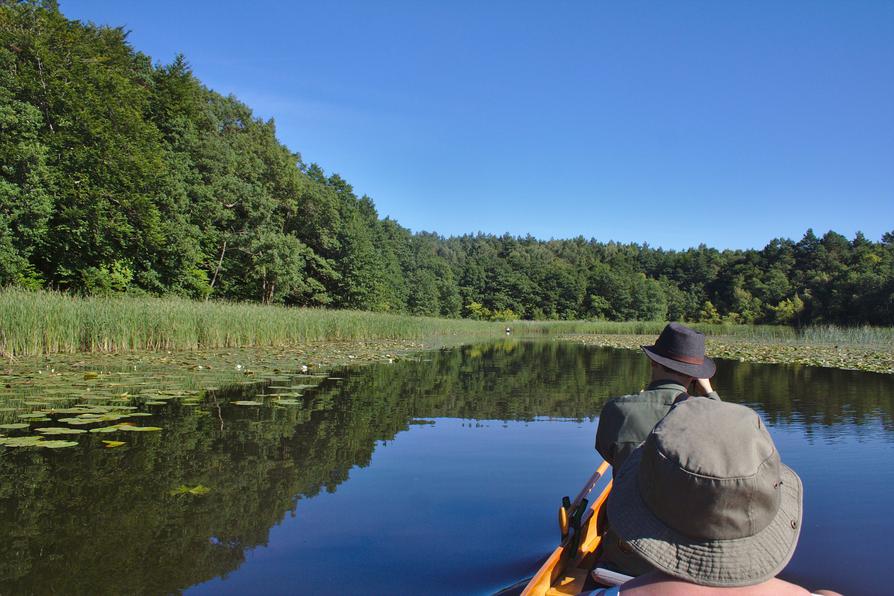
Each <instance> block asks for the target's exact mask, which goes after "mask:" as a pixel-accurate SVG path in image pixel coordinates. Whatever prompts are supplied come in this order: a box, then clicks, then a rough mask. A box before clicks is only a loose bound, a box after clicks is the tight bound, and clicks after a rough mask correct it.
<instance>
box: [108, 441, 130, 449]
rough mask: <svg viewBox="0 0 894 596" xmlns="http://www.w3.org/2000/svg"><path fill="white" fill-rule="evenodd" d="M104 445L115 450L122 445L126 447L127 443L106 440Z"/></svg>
mask: <svg viewBox="0 0 894 596" xmlns="http://www.w3.org/2000/svg"><path fill="white" fill-rule="evenodd" d="M103 443H104V444H105V446H106V449H114V448H115V447H121V446H122V445H126V444H127V442H126V441H109V440H104V441H103Z"/></svg>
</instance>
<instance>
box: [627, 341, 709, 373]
mask: <svg viewBox="0 0 894 596" xmlns="http://www.w3.org/2000/svg"><path fill="white" fill-rule="evenodd" d="M640 347H641V348H642V349H643V352H645V353H646V356H648V357H649V358H650V359H651V360H654V361H655V362H657V363H658V364H661V365H664V366H666V367H667V368H669V369H671V370H673V371H676V372H678V373H682V374H684V375H689V376H690V377H695V378H696V379H710V378H711V377H713V376H714V373H715V372H717V365H716V364H714V361H713V360H711V359H710V358H708V357H707V356H705V360H704V362H702V363H701V364H687V363H685V362H680V361H679V360H674V359H673V358H668V357H667V356H662V355H661V354H658V353H657V352H655V350H654V348H655V346H640Z"/></svg>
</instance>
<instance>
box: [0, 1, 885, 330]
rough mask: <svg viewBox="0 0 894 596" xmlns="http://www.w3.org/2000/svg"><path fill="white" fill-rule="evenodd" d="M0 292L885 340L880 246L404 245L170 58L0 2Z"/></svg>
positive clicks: (406, 237) (36, 9) (527, 241)
mask: <svg viewBox="0 0 894 596" xmlns="http://www.w3.org/2000/svg"><path fill="white" fill-rule="evenodd" d="M423 198H424V197H420V199H423ZM0 285H3V286H9V285H15V286H21V287H31V288H50V289H56V290H63V291H74V292H85V293H114V292H130V293H150V294H158V295H164V294H176V295H182V296H189V297H193V298H198V299H205V298H213V299H226V300H251V301H260V302H264V303H283V304H289V305H302V306H327V307H333V308H355V309H365V310H375V311H392V312H409V313H414V314H426V315H436V316H447V317H459V316H464V317H472V318H491V319H513V318H525V319H554V318H557V319H585V318H602V319H612V320H632V319H641V320H665V319H677V320H689V321H706V322H718V321H721V320H722V321H730V322H741V323H752V322H757V323H765V322H768V323H782V324H794V325H806V324H816V323H836V324H845V325H853V324H874V325H894V232H889V233H886V234H885V235H884V236H883V237H882V238H881V239H880V241H878V242H876V241H873V240H871V239H867V238H865V237H864V236H863V235H862V234H859V233H858V234H856V236H855V237H854V238H853V239H850V240H849V239H847V238H845V237H844V236H842V235H840V234H837V233H835V232H832V231H830V232H827V233H825V234H823V235H822V236H817V235H815V234H814V232H813V231H812V230H807V232H806V233H805V234H804V236H803V238H801V239H800V240H799V241H797V242H796V241H792V240H788V239H777V240H773V241H772V242H770V243H769V244H768V245H767V246H766V247H764V248H762V249H760V250H724V251H719V250H716V249H712V248H708V247H706V246H704V245H701V246H698V247H697V248H691V249H689V250H684V251H668V250H661V249H656V248H652V247H649V246H648V245H646V244H642V245H638V244H618V243H615V242H602V241H597V240H595V239H590V240H587V239H585V238H584V237H579V238H574V239H568V240H549V241H545V240H539V239H535V238H533V237H523V238H518V237H511V236H508V235H507V236H493V235H485V234H477V235H466V236H461V237H454V238H443V237H441V236H439V235H437V234H433V233H411V232H410V231H409V230H407V229H405V228H403V227H401V226H400V225H399V224H398V223H397V222H396V221H394V220H393V219H389V218H380V217H379V215H378V213H377V212H376V208H375V205H374V203H373V201H372V199H371V198H370V197H367V196H359V197H358V196H357V195H356V194H355V192H354V190H353V188H352V187H351V185H350V184H349V183H348V182H347V181H346V180H344V179H343V178H341V177H340V176H339V175H338V174H327V173H326V172H325V171H324V169H323V168H321V167H320V166H319V165H317V164H314V163H307V162H305V161H304V160H303V159H302V158H301V156H300V155H298V154H296V153H293V152H292V151H290V150H289V149H288V148H286V147H285V146H283V145H282V144H281V143H280V142H279V141H278V140H277V138H276V128H275V125H274V122H273V121H272V120H269V121H264V120H262V119H259V118H256V117H254V116H253V114H252V111H251V109H250V108H249V107H248V106H246V105H245V104H243V103H241V102H240V101H239V100H238V99H236V98H235V97H232V96H229V97H224V96H222V95H220V94H218V93H215V92H214V91H212V90H210V89H208V88H206V87H205V86H203V85H202V83H201V82H200V81H199V80H198V79H197V78H196V77H195V76H194V75H193V74H192V73H191V71H190V68H189V65H188V63H187V61H186V59H185V58H183V57H182V56H181V57H177V58H176V59H175V60H174V61H173V62H172V63H171V64H168V65H163V64H153V62H152V60H151V58H150V57H149V56H146V55H145V54H142V53H140V52H138V51H136V50H134V48H132V47H131V46H130V45H129V44H128V42H127V33H126V32H125V31H124V30H123V29H121V28H112V27H105V26H97V25H94V24H89V23H87V24H85V23H81V22H79V21H74V20H69V19H67V18H65V16H64V15H63V14H61V13H60V11H59V9H58V7H57V5H56V3H55V2H52V1H44V2H15V1H10V0H0Z"/></svg>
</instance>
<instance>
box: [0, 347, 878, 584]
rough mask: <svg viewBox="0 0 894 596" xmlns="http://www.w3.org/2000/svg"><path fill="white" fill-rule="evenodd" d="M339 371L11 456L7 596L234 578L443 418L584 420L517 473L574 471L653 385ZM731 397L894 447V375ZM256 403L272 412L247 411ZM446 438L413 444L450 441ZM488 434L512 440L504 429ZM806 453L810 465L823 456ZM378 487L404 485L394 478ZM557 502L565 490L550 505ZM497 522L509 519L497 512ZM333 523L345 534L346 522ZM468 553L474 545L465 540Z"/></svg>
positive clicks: (551, 366)
mask: <svg viewBox="0 0 894 596" xmlns="http://www.w3.org/2000/svg"><path fill="white" fill-rule="evenodd" d="M335 376H337V377H341V378H335V379H329V380H327V381H325V382H323V383H321V384H320V385H319V386H317V387H315V388H311V389H303V390H302V391H303V395H302V396H301V397H299V398H297V400H298V401H299V404H298V405H293V406H289V407H273V406H271V405H270V400H269V399H267V398H264V397H263V393H264V387H263V385H238V386H233V387H229V388H224V389H222V390H218V391H215V392H212V393H208V394H207V395H206V396H205V398H204V401H203V402H202V403H201V405H200V406H198V407H195V406H188V405H182V404H180V403H178V402H177V401H176V400H172V401H171V403H170V404H169V405H167V406H164V407H161V408H156V409H155V410H154V411H157V412H158V415H157V416H155V417H154V418H150V419H147V421H146V422H145V424H157V425H158V426H162V427H163V428H164V431H163V432H162V433H160V434H154V435H149V436H146V435H140V436H128V440H129V444H128V445H127V446H126V447H123V448H119V449H102V448H101V446H100V445H99V440H100V439H99V438H98V437H96V436H93V435H90V436H86V437H84V439H83V441H82V444H81V445H80V446H79V447H77V448H73V449H71V450H69V451H67V452H64V451H60V452H44V451H27V450H22V451H13V450H10V449H4V450H3V451H0V536H3V537H4V539H3V540H2V541H0V593H4V594H6V593H59V592H64V593H91V594H120V593H147V594H158V593H170V592H176V591H179V590H183V589H186V588H187V587H189V586H192V585H194V584H197V583H200V582H204V581H206V580H209V579H211V578H215V577H219V576H225V575H227V574H229V573H231V572H233V571H234V570H236V569H238V568H239V567H240V565H242V563H243V562H244V561H245V558H246V553H247V552H248V551H250V550H251V549H253V548H255V547H258V546H260V545H266V544H268V543H269V542H270V540H271V539H270V531H271V528H273V527H274V526H277V524H281V525H282V524H283V521H284V520H286V519H287V518H290V517H292V516H295V515H299V516H300V514H301V510H302V509H301V508H302V507H304V506H306V505H307V504H308V503H311V502H313V503H317V502H318V500H313V501H306V499H309V498H311V497H314V496H316V495H319V494H321V493H322V494H326V493H331V492H334V491H335V490H336V489H337V488H339V487H340V485H342V484H343V483H344V482H345V481H346V480H347V479H348V477H349V472H351V470H352V468H355V467H358V466H359V467H365V466H368V465H369V464H370V462H371V459H372V458H373V455H374V452H375V451H376V449H377V446H380V445H382V444H383V443H390V442H391V441H393V440H395V437H396V436H397V435H398V433H401V432H402V431H406V430H408V429H410V428H411V427H414V428H415V427H416V426H415V423H420V422H421V423H423V425H424V422H425V420H428V419H438V420H439V419H445V418H452V419H464V420H467V421H492V420H505V421H532V420H536V419H538V418H539V417H551V418H561V419H567V420H570V421H575V420H577V421H580V422H579V423H575V427H574V428H575V429H576V430H575V431H574V433H569V432H567V431H562V433H564V434H565V435H567V436H569V437H570V436H572V435H573V436H574V437H576V438H575V439H573V440H574V441H576V442H575V443H574V445H571V446H570V447H569V445H567V444H566V445H563V446H562V450H561V451H560V450H559V448H558V447H557V448H556V451H555V452H547V451H544V449H547V448H549V447H548V446H549V445H552V444H553V443H558V441H560V440H562V439H555V438H554V437H553V435H550V437H553V438H549V440H545V441H546V442H545V443H544V445H547V447H542V446H538V447H537V449H539V451H537V452H536V453H528V452H524V451H523V449H522V448H521V447H515V448H514V449H517V451H515V453H516V454H517V455H516V460H520V461H516V462H515V464H514V465H516V466H519V467H520V468H527V467H529V465H532V463H531V462H532V461H534V460H537V461H540V464H538V465H542V468H543V469H544V470H546V469H548V467H549V466H551V465H552V466H553V467H555V464H554V463H550V460H551V458H552V460H553V461H555V459H556V458H564V457H565V456H564V455H562V454H564V453H565V452H566V451H567V450H568V449H569V448H570V449H573V450H575V451H579V452H580V453H582V454H584V453H585V454H586V457H587V458H594V455H593V453H592V451H591V445H592V432H593V430H594V428H595V425H594V424H593V423H592V422H591V421H592V420H593V417H594V416H595V415H597V414H598V412H599V409H600V407H601V405H602V402H603V401H604V400H605V399H606V398H608V397H610V396H612V395H619V394H623V393H629V392H631V391H633V390H636V389H638V388H641V387H642V386H643V385H644V384H645V382H646V379H647V376H648V364H647V361H646V359H645V358H644V357H642V356H641V355H639V354H637V353H634V352H626V351H617V350H609V349H595V348H588V347H584V346H579V345H574V344H567V343H560V342H538V343H525V342H520V341H516V340H507V341H504V342H500V343H497V344H492V345H486V346H471V347H464V348H461V349H453V350H445V351H440V352H435V353H432V354H427V355H425V356H424V357H423V358H421V359H419V360H412V361H400V362H397V363H395V364H392V365H387V364H381V365H372V366H369V367H365V368H361V369H358V370H353V371H350V370H346V371H340V372H338V373H336V374H335ZM716 385H717V387H718V390H719V391H720V393H721V395H722V397H723V398H724V399H729V400H734V401H741V402H745V403H748V404H750V405H752V406H754V407H757V408H758V409H759V410H761V411H762V412H763V413H764V414H765V416H766V417H767V418H768V420H769V421H770V422H771V423H772V424H774V425H776V426H777V427H779V428H780V429H784V431H785V433H787V434H786V436H787V437H788V438H787V439H785V444H786V446H787V447H786V448H789V449H791V450H796V449H797V447H796V445H797V441H799V440H802V439H803V437H805V436H806V437H808V438H809V439H811V440H817V439H818V440H820V441H824V442H834V441H836V440H838V439H841V438H847V439H848V440H850V439H853V438H857V439H858V440H863V441H866V442H871V443H872V444H878V442H879V441H881V443H882V444H884V445H890V443H891V440H892V433H891V430H892V416H891V413H892V405H894V404H892V401H894V378H892V377H891V376H886V375H878V374H870V373H858V372H851V371H836V370H829V369H815V368H807V367H784V366H766V365H751V364H743V363H733V362H721V363H720V366H719V372H718V376H717V378H716ZM267 392H269V390H268V391H267ZM251 399H256V400H261V401H263V402H264V403H265V405H264V406H262V407H239V406H234V405H231V403H230V402H232V401H234V400H251ZM473 423H474V422H473ZM491 424H492V423H484V425H485V426H489V425H491ZM497 426H499V425H497ZM450 428H453V427H450ZM462 428H463V427H459V428H453V430H452V431H451V432H453V433H460V432H462ZM525 428H526V427H525V426H524V424H516V423H513V424H512V425H507V428H506V429H504V430H505V431H506V432H508V433H509V434H508V435H505V436H510V435H511V436H512V437H513V440H518V441H519V445H522V444H523V443H524V442H525V441H526V440H527V439H526V438H525V437H529V436H533V431H531V430H527V431H526V430H525ZM420 430H422V429H420ZM434 430H435V429H432V432H430V433H428V432H419V433H416V434H415V435H414V434H413V433H410V436H420V437H422V436H425V437H436V436H438V435H437V433H436V432H434ZM444 432H446V431H444ZM480 432H481V433H484V434H482V435H480V436H488V435H487V433H491V434H494V435H495V434H496V431H495V430H493V429H490V430H489V429H488V428H485V429H483V430H482V431H480ZM526 432H527V433H529V434H528V435H525V433H526ZM132 434H137V433H132ZM504 434H505V433H504ZM401 436H405V435H401ZM462 436H468V435H462ZM476 436H479V435H476ZM555 436H561V433H560V434H556V435H555ZM431 440H433V441H435V443H432V444H429V445H428V447H427V448H429V449H431V450H432V453H437V450H438V449H439V446H438V443H437V441H438V440H443V438H442V439H431ZM569 440H571V439H569ZM788 445H794V446H792V447H788ZM420 448H421V447H420ZM781 448H782V447H781ZM494 449H496V448H495V447H494ZM883 453H884V454H886V455H887V454H889V452H888V451H885V450H883ZM538 454H540V455H538ZM509 455H511V452H510V453H509V454H508V455H506V456H505V457H509ZM500 457H504V456H503V455H500ZM505 457H504V459H503V460H500V459H499V458H497V456H496V455H494V458H495V459H494V461H495V462H497V461H499V462H501V463H499V464H497V463H494V464H493V465H495V466H497V465H499V466H501V469H505V467H506V466H507V465H512V464H511V463H507V461H508V460H506V459H505ZM538 457H541V458H542V461H541V460H538ZM581 457H584V455H581ZM798 457H800V458H802V461H803V462H804V463H803V465H804V466H805V467H808V466H809V461H810V460H809V458H807V457H806V455H804V454H799V455H798ZM795 459H797V457H796V458H795ZM594 461H595V460H594ZM393 465H396V466H399V465H400V462H399V461H396V462H393ZM445 465H446V464H445ZM481 465H482V466H485V464H484V463H482V464H481ZM575 465H576V468H577V469H578V470H580V472H579V473H578V472H577V471H576V470H572V471H571V472H570V474H572V475H571V476H570V478H572V480H573V481H574V482H576V480H574V479H575V478H582V477H583V476H585V475H586V473H587V472H588V471H589V470H588V469H587V466H588V465H589V464H588V463H586V461H585V460H581V462H577V463H576V464H575ZM479 472H480V473H481V474H483V475H485V476H487V475H491V476H493V474H494V472H491V471H489V470H488V469H482V470H479ZM574 474H576V475H574ZM543 478H544V476H542V475H541V476H540V477H539V478H538V477H536V475H535V476H533V477H532V478H531V479H530V480H529V482H530V483H531V486H528V487H525V486H516V487H515V489H516V490H515V491H514V493H513V494H514V499H515V501H513V503H514V506H517V507H519V509H513V510H512V511H513V516H514V517H513V519H512V520H510V522H511V523H516V524H517V523H519V522H520V521H524V523H527V522H528V521H529V520H533V519H534V518H535V517H536V518H537V519H538V522H537V523H539V517H540V516H541V515H543V516H546V517H549V515H551V514H548V512H547V513H544V512H543V510H542V509H541V507H542V504H541V503H540V502H539V501H537V502H536V506H535V503H534V502H533V501H530V502H526V501H524V499H525V498H526V494H527V493H534V492H536V491H535V490H534V488H533V485H534V484H535V483H536V485H537V489H538V490H541V489H542V488H543V487H542V486H541V485H542V484H543ZM381 483H384V484H381ZM198 484H201V485H204V486H207V487H209V488H210V489H211V491H210V492H209V493H208V494H207V495H204V496H201V495H200V496H193V495H172V494H171V491H172V490H173V489H175V488H176V487H178V486H181V485H185V486H195V485H198ZM375 490H376V491H379V492H381V491H383V490H384V491H387V490H395V491H396V490H399V487H396V486H390V487H389V485H388V484H387V480H381V481H380V484H379V485H377V487H376V489H375ZM554 490H555V489H553V488H552V487H551V486H550V487H548V490H546V492H549V493H551V492H554ZM503 493H505V491H502V492H500V491H495V492H494V493H486V492H485V493H480V494H477V493H476V495H475V498H478V499H481V500H482V504H481V506H482V507H489V506H490V505H487V504H484V503H483V501H484V500H487V499H493V500H494V502H495V503H499V502H501V501H505V500H506V494H503ZM420 495H422V496H420V497H418V498H419V499H421V502H432V501H431V500H432V499H436V498H437V497H436V496H432V495H431V494H428V493H425V492H424V491H423V492H421V493H420ZM558 496H560V495H557V497H558ZM549 498H552V497H549ZM426 499H428V501H426ZM497 499H500V500H501V501H497ZM516 501H518V503H516ZM463 507H466V508H472V509H474V508H473V506H472V504H470V503H469V502H463V503H461V504H459V503H457V504H455V508H456V510H457V511H456V512H455V513H454V515H455V519H452V520H450V521H451V523H454V524H456V523H459V524H462V523H469V519H470V514H469V510H472V509H469V510H463V509H462V508H463ZM502 509H505V507H503V508H502ZM494 510H495V511H499V510H501V509H500V508H499V507H497V506H496V505H494ZM327 515H329V513H327ZM442 515H448V514H447V513H444V514H442ZM525 516H526V517H525ZM448 517H449V515H448ZM314 519H316V518H314ZM548 521H549V523H550V525H551V518H550V519H549V520H548ZM510 522H507V523H510ZM306 523H308V524H309V523H311V522H310V521H307V522H306ZM326 523H327V524H330V526H331V527H334V524H335V523H336V521H335V520H327V521H326ZM534 526H536V524H534ZM532 527H533V526H532ZM536 527H537V528H539V526H536ZM332 531H333V532H335V530H332ZM538 531H539V530H538ZM338 532H344V529H339V530H338ZM549 532H550V534H548V535H547V534H544V536H543V538H538V539H537V540H539V542H538V543H537V544H533V545H532V546H531V547H530V551H529V552H524V553H521V554H519V556H521V557H522V558H523V559H524V561H525V562H524V566H531V565H534V564H535V562H536V557H537V556H538V555H537V554H538V553H540V552H543V550H542V548H543V545H544V544H549V543H550V542H551V541H552V540H553V539H554V537H553V536H552V530H549ZM538 536H539V534H538ZM525 540H528V538H525ZM535 542H536V541H535ZM275 547H276V544H272V546H271V548H275ZM454 547H455V548H457V549H460V551H461V549H462V548H469V547H468V545H465V546H462V545H450V548H454ZM410 548H416V547H414V545H412V544H411V545H410ZM489 548H490V549H491V551H490V555H488V554H487V552H484V551H482V550H481V549H474V552H475V554H474V557H475V559H476V561H477V562H480V560H481V557H485V558H487V557H489V556H490V557H496V554H495V553H498V552H500V551H504V550H505V548H506V546H505V544H503V545H501V544H499V543H494V544H490V545H489ZM469 552H472V550H470V551H469ZM503 554H506V553H505V552H504V553H503ZM469 556H470V557H471V556H472V555H469ZM497 558H498V557H497ZM471 563H472V561H470V560H467V561H459V562H458V564H459V565H460V566H462V565H467V566H468V565H470V564H471ZM285 564H288V563H285ZM331 564H333V565H335V564H336V561H333V562H332V563H331ZM493 564H494V565H496V566H498V565H499V564H500V563H499V561H496V560H495V561H494V563H493ZM504 564H505V569H506V572H505V573H506V574H508V575H506V578H505V579H513V577H512V573H516V577H515V579H518V574H519V573H522V571H519V570H518V569H517V566H516V567H514V566H513V565H512V561H504ZM535 566H536V565H535ZM804 573H808V574H809V570H806V571H804ZM522 576H523V573H522ZM494 581H496V580H494ZM509 583H511V582H509ZM466 587H467V588H470V589H471V587H472V586H466ZM482 589H483V588H482ZM335 591H338V589H337V588H336V589H335ZM473 591H474V590H473Z"/></svg>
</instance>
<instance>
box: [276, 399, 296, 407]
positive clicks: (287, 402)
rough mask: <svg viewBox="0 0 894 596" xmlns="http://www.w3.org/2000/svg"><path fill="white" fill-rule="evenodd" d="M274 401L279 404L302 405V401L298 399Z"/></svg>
mask: <svg viewBox="0 0 894 596" xmlns="http://www.w3.org/2000/svg"><path fill="white" fill-rule="evenodd" d="M273 403H275V404H276V405H278V406H300V405H301V403H302V402H301V400H298V399H278V400H276V401H274V402H273Z"/></svg>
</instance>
